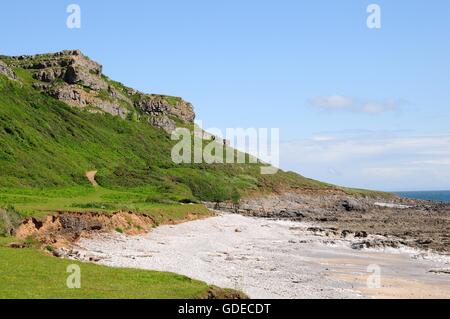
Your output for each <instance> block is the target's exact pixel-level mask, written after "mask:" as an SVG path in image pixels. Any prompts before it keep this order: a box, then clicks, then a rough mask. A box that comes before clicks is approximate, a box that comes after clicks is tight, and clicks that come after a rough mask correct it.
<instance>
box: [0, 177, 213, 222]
mask: <svg viewBox="0 0 450 319" xmlns="http://www.w3.org/2000/svg"><path fill="white" fill-rule="evenodd" d="M150 194H156V195H154V196H150ZM156 196H160V194H159V193H155V190H154V189H153V188H152V187H143V188H129V189H126V190H125V189H121V190H119V189H105V188H103V187H96V188H94V187H92V186H86V187H70V188H52V189H11V188H0V207H1V206H7V205H9V206H13V207H14V210H15V211H17V212H19V214H20V215H21V217H22V218H24V217H28V216H33V217H44V216H46V215H49V214H52V213H55V212H60V211H62V212H84V211H86V212H103V213H106V214H108V213H112V212H117V211H132V212H135V213H145V214H147V215H149V216H151V217H152V218H153V219H154V220H155V221H156V222H157V223H158V224H163V223H167V222H168V221H173V220H182V219H185V218H186V217H187V216H188V215H189V214H195V215H198V216H207V215H209V214H210V213H209V211H208V210H207V209H206V208H205V207H204V206H203V205H202V204H195V203H192V204H182V203H174V202H170V201H168V202H166V203H164V202H162V200H161V201H160V202H158V201H156Z"/></svg>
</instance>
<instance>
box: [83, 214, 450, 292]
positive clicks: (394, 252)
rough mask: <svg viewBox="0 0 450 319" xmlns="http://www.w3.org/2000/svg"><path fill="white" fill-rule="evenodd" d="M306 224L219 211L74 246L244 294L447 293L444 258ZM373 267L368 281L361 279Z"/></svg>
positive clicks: (111, 260)
mask: <svg viewBox="0 0 450 319" xmlns="http://www.w3.org/2000/svg"><path fill="white" fill-rule="evenodd" d="M311 226H312V225H311V224H308V223H304V222H293V221H274V220H267V219H262V218H251V217H244V216H240V215H229V214H224V215H221V216H217V217H213V218H209V219H205V220H200V221H194V222H188V223H184V224H180V225H174V226H161V227H158V228H156V229H155V230H154V231H152V232H151V233H149V234H147V235H144V236H137V237H128V236H124V235H122V234H112V235H111V234H109V235H103V236H101V237H97V238H92V239H83V240H82V241H81V242H80V243H79V245H80V248H81V251H82V252H85V253H87V254H90V255H92V254H94V255H95V256H97V257H98V258H99V263H100V264H104V265H108V266H113V267H131V268H141V269H151V270H159V271H169V272H175V273H180V274H183V275H186V276H189V277H191V278H195V279H199V280H203V281H205V282H207V283H209V284H214V285H218V286H220V287H228V288H234V289H239V290H242V291H244V292H245V293H247V294H248V295H249V296H250V297H251V298H372V297H374V298H392V297H397V298H412V297H414V298H431V297H433V298H450V275H445V274H436V273H432V272H430V270H433V269H446V268H450V258H449V257H442V256H440V255H431V254H427V253H423V252H419V251H415V250H411V249H408V248H402V249H391V248H389V249H385V250H375V249H363V250H354V249H352V248H351V247H350V246H351V244H352V243H353V242H354V241H355V240H356V239H354V238H353V239H350V238H349V239H346V240H341V239H333V240H331V239H330V238H328V237H326V236H320V235H317V234H314V233H311V232H310V231H308V228H309V227H311ZM374 269H375V270H376V269H379V273H380V277H379V279H380V280H379V286H376V287H374V286H371V284H368V280H370V279H371V278H372V279H373V277H371V275H373V273H372V272H371V271H373V270H374ZM370 282H371V283H372V282H373V280H371V281H370ZM375 282H376V280H375Z"/></svg>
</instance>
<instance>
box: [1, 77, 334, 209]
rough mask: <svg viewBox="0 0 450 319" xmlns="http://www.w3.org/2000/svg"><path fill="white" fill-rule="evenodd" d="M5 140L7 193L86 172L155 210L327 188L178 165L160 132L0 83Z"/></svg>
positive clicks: (248, 168) (248, 171)
mask: <svg viewBox="0 0 450 319" xmlns="http://www.w3.org/2000/svg"><path fill="white" fill-rule="evenodd" d="M22 76H23V75H22ZM0 140H1V141H2V143H1V145H0V167H1V170H0V187H7V188H21V189H23V188H62V187H73V186H88V185H89V184H88V181H87V179H86V178H85V176H84V174H85V172H86V171H87V170H97V171H98V173H97V181H98V182H99V184H100V185H101V186H103V187H105V188H110V189H111V188H112V189H114V188H127V189H129V188H130V187H132V188H139V192H140V191H143V193H145V194H149V196H153V200H154V202H160V201H164V202H167V201H172V202H178V201H189V200H191V201H196V200H226V199H232V198H235V197H236V196H237V195H239V196H240V195H243V194H245V193H247V192H249V191H255V190H257V191H273V190H275V189H278V188H291V187H293V188H297V187H308V188H320V187H324V186H326V185H325V184H322V183H319V182H316V181H313V180H309V179H306V178H303V177H301V176H299V175H297V174H293V173H285V172H281V171H280V172H279V173H277V174H275V175H273V176H264V175H261V174H260V169H259V168H260V167H259V165H257V164H235V165H227V164H223V165H222V164H216V165H207V164H198V165H176V164H174V163H173V162H172V160H171V157H170V152H171V148H172V146H173V143H174V142H173V141H171V140H170V137H169V136H168V134H166V133H165V132H164V131H162V130H161V129H158V128H155V127H152V126H150V125H149V124H148V123H146V122H145V121H135V120H123V119H121V118H119V117H114V116H112V115H109V114H93V113H90V112H87V111H83V110H80V109H77V108H73V107H70V106H67V105H66V104H64V103H62V102H60V101H57V100H55V99H53V98H51V97H48V96H46V95H44V94H41V93H39V92H37V91H36V90H34V89H33V88H32V87H31V86H28V85H27V84H21V83H19V82H14V81H11V80H9V79H7V78H6V77H4V76H1V75H0ZM149 200H150V199H149Z"/></svg>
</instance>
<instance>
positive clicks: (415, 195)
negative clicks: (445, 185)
mask: <svg viewBox="0 0 450 319" xmlns="http://www.w3.org/2000/svg"><path fill="white" fill-rule="evenodd" d="M394 193H395V194H397V195H399V196H400V197H404V198H412V199H420V200H431V201H434V202H446V203H450V190H448V191H408V192H394Z"/></svg>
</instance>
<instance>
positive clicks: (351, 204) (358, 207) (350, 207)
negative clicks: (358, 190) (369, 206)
mask: <svg viewBox="0 0 450 319" xmlns="http://www.w3.org/2000/svg"><path fill="white" fill-rule="evenodd" d="M341 205H342V207H344V209H345V210H346V211H347V212H352V211H364V210H365V209H364V206H363V205H362V204H361V203H359V202H358V201H356V200H355V199H352V198H348V199H345V200H343V201H342V203H341Z"/></svg>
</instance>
